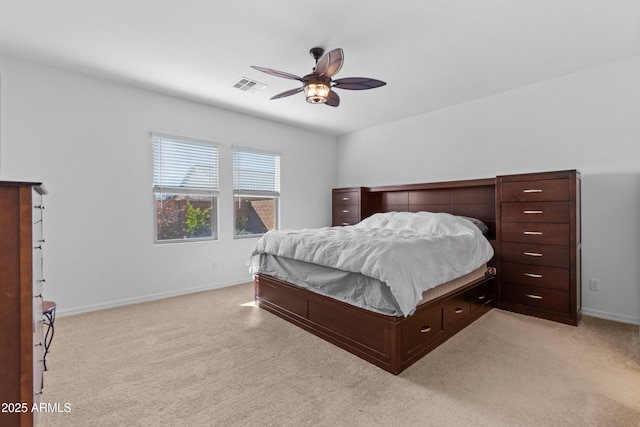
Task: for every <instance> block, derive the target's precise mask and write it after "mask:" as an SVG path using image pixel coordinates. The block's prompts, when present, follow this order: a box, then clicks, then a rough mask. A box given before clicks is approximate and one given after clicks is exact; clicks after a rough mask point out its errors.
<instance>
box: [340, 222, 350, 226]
mask: <svg viewBox="0 0 640 427" xmlns="http://www.w3.org/2000/svg"><path fill="white" fill-rule="evenodd" d="M342 225H350V224H349V223H348V222H343V223H342Z"/></svg>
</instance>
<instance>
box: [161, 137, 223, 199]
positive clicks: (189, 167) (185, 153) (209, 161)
mask: <svg viewBox="0 0 640 427" xmlns="http://www.w3.org/2000/svg"><path fill="white" fill-rule="evenodd" d="M152 140H153V191H154V192H161V193H185V192H187V193H196V194H212V195H217V194H218V190H219V178H218V176H219V171H218V170H219V158H218V157H219V154H218V147H217V146H215V145H213V144H211V143H206V142H199V141H193V140H189V141H186V140H182V139H178V138H173V137H169V136H164V135H152Z"/></svg>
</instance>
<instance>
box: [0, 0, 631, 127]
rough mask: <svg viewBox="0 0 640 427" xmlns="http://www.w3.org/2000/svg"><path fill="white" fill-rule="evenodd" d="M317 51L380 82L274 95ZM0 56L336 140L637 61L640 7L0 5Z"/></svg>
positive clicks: (168, 1) (559, 2)
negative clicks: (326, 92) (256, 87)
mask: <svg viewBox="0 0 640 427" xmlns="http://www.w3.org/2000/svg"><path fill="white" fill-rule="evenodd" d="M314 46H320V47H323V48H325V49H326V50H331V49H334V48H337V47H340V48H342V49H344V52H345V62H344V66H343V68H342V70H341V71H340V72H339V73H338V75H337V76H335V78H341V77H372V78H376V79H379V80H383V81H386V82H387V86H384V87H381V88H377V89H371V90H367V91H347V90H341V91H340V90H338V93H339V94H340V97H341V100H342V101H341V105H340V106H339V107H338V108H332V107H328V106H325V105H312V104H308V103H307V102H305V100H304V96H303V94H296V95H293V96H290V97H287V98H282V99H278V100H273V101H271V100H269V98H270V97H271V96H273V95H275V94H277V93H280V92H282V91H285V90H288V89H292V88H295V87H296V85H297V84H298V82H297V81H295V80H287V79H282V78H277V77H273V76H270V75H267V74H264V73H260V72H259V71H256V70H253V69H252V68H250V65H258V66H263V67H268V68H274V69H277V70H281V71H286V72H289V73H292V74H296V75H299V76H303V75H305V74H308V73H309V72H311V69H312V67H313V65H314V61H313V58H312V57H311V56H310V55H309V53H308V52H309V49H310V48H312V47H314ZM0 53H4V54H8V55H14V56H20V57H23V58H27V59H33V60H36V61H41V62H45V63H49V64H53V65H55V66H60V67H63V68H68V69H72V70H76V71H79V72H82V73H86V74H91V75H96V76H99V77H103V78H106V79H110V80H115V81H118V82H123V83H127V84H132V85H136V86H141V87H144V88H147V89H152V90H156V91H161V92H165V93H169V94H172V95H176V96H179V97H183V98H187V99H193V100H196V101H199V102H203V103H207V104H211V105H215V106H220V107H224V108H228V109H232V110H236V111H240V112H243V113H248V114H251V115H255V116H259V117H264V118H267V119H271V120H276V121H281V122H285V123H289V124H293V125H297V126H301V127H306V128H310V129H313V130H315V131H320V132H324V133H327V134H330V135H341V134H345V133H349V132H353V131H357V130H360V129H364V128H368V127H371V126H375V125H378V124H381V123H387V122H391V121H395V120H399V119H402V118H405V117H410V116H415V115H418V114H422V113H426V112H430V111H434V110H438V109H441V108H446V107H448V106H451V105H455V104H458V103H462V102H467V101H470V100H473V99H477V98H481V97H485V96H489V95H492V94H495V93H499V92H504V91H508V90H512V89H515V88H518V87H522V86H525V85H529V84H532V83H536V82H539V81H543V80H546V79H550V78H554V77H557V76H560V75H563V74H567V73H572V72H575V71H578V70H582V69H586V68H590V67H594V66H598V65H601V64H605V63H608V62H611V61H616V60H620V59H623V58H627V57H630V56H634V55H638V54H640V1H639V0H404V1H403V0H400V1H393V2H390V1H372V0H368V1H366V0H343V1H334V0H326V1H324V2H318V1H306V0H273V1H257V0H246V1H244V2H242V1H229V0H46V1H42V0H0ZM1 71H2V70H0V72H1ZM241 77H249V78H251V79H255V80H257V81H259V82H262V83H266V84H267V85H268V87H267V88H266V89H264V90H263V91H260V92H255V93H248V92H242V91H240V90H238V89H235V88H233V87H232V86H233V84H234V83H235V82H236V81H237V80H238V79H239V78H241Z"/></svg>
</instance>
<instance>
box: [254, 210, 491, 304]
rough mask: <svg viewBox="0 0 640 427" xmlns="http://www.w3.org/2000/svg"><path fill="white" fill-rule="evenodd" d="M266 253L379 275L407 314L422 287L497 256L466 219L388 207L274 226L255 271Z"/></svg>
mask: <svg viewBox="0 0 640 427" xmlns="http://www.w3.org/2000/svg"><path fill="white" fill-rule="evenodd" d="M263 253H266V254H271V255H276V256H280V257H286V258H292V259H296V260H300V261H306V262H311V263H315V264H319V265H323V266H326V267H332V268H337V269H340V270H344V271H349V272H353V273H360V274H364V275H366V276H370V277H373V278H375V279H378V280H380V281H382V282H384V283H386V285H387V286H388V287H389V288H390V290H391V293H392V295H393V296H394V297H395V299H396V301H397V303H398V305H399V307H400V309H401V310H402V313H403V314H404V315H405V316H408V315H410V314H412V313H413V312H414V311H415V308H416V306H417V304H418V303H419V302H420V300H421V299H422V293H423V292H424V291H426V290H428V289H430V288H433V287H435V286H437V285H439V284H441V283H444V282H447V281H449V280H453V279H455V278H457V277H460V276H463V275H465V274H468V273H470V272H471V271H473V270H475V269H477V268H479V267H480V266H481V265H483V264H484V263H486V262H487V261H489V259H490V258H491V257H492V256H493V249H492V248H491V245H490V244H489V242H488V241H487V239H486V238H485V237H484V236H483V235H482V232H481V231H480V230H479V229H478V228H477V227H476V226H475V225H474V224H473V223H471V222H470V221H468V220H466V219H464V218H461V217H457V216H454V215H450V214H446V213H431V212H417V213H410V212H389V213H384V214H375V215H373V216H371V217H369V218H367V219H365V220H363V221H362V222H360V223H359V224H356V225H353V226H347V227H325V228H318V229H305V230H282V231H270V232H268V233H266V234H265V235H264V236H263V237H262V238H261V239H260V240H259V241H258V242H257V243H256V245H255V247H254V249H253V252H252V253H251V256H252V263H251V266H252V267H251V271H252V273H257V272H258V271H257V265H259V263H258V257H259V256H260V254H263Z"/></svg>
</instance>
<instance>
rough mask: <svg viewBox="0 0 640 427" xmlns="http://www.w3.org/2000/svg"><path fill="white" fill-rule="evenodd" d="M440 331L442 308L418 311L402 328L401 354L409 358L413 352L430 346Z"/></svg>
mask: <svg viewBox="0 0 640 427" xmlns="http://www.w3.org/2000/svg"><path fill="white" fill-rule="evenodd" d="M441 331H442V306H437V307H432V308H429V309H427V310H424V311H418V312H416V313H415V314H413V315H412V316H410V317H409V318H407V321H406V323H405V324H404V325H403V326H402V330H401V332H400V333H401V335H402V336H401V345H402V349H403V351H402V354H403V355H405V357H407V358H408V357H410V356H411V355H412V354H413V352H415V351H417V350H420V349H421V348H423V347H424V346H426V345H428V344H430V343H431V342H432V341H433V340H434V339H435V338H436V337H437V336H438V334H439V333H440V332H441Z"/></svg>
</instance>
